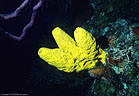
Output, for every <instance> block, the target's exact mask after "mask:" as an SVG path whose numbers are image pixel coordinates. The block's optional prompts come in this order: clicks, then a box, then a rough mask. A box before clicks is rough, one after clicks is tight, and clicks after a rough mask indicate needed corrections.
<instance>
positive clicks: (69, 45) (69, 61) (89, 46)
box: [38, 27, 106, 72]
mask: <svg viewBox="0 0 139 96" xmlns="http://www.w3.org/2000/svg"><path fill="white" fill-rule="evenodd" d="M52 34H53V37H54V39H55V41H56V43H57V44H58V47H59V48H55V49H49V48H40V49H39V51H38V54H39V56H40V58H42V59H43V60H45V61H46V62H48V64H50V65H52V66H55V67H56V68H58V69H59V70H63V71H64V72H73V71H76V72H79V71H82V70H85V69H87V70H89V69H92V68H94V66H95V64H96V63H97V62H98V60H99V58H101V59H100V61H101V62H102V63H105V59H106V56H105V55H106V53H105V51H103V50H102V49H101V48H99V49H96V48H97V47H98V46H96V40H95V38H94V37H93V36H92V34H91V33H89V32H88V31H86V30H85V29H83V28H81V27H77V28H76V29H75V31H74V38H75V40H74V39H73V38H71V37H70V36H69V35H68V34H67V33H65V32H64V31H63V30H62V29H60V28H59V27H56V28H55V29H54V30H53V31H52ZM98 53H99V54H98Z"/></svg>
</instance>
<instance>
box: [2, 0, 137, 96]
mask: <svg viewBox="0 0 139 96" xmlns="http://www.w3.org/2000/svg"><path fill="white" fill-rule="evenodd" d="M24 1H28V3H27V5H26V6H25V7H24V8H23V9H22V10H19V11H18V14H17V16H15V17H13V18H9V19H4V18H3V16H7V15H9V16H10V14H11V13H12V12H14V11H15V10H16V9H17V8H19V6H20V5H21V4H22V3H23V2H24ZM39 1H43V3H42V5H41V6H40V8H38V9H37V13H36V16H35V19H34V22H33V24H32V26H31V27H30V28H28V29H27V32H26V34H25V36H24V38H22V40H20V41H17V40H16V39H15V38H13V37H12V36H9V35H7V32H8V33H10V34H14V35H17V36H20V34H21V33H22V32H24V31H23V29H24V27H25V26H26V25H27V24H28V23H29V22H30V20H31V18H32V17H31V16H32V14H33V12H34V11H33V7H34V6H35V5H36V4H38V2H39ZM138 10H139V0H0V94H1V95H2V94H3V95H4V94H12V93H13V94H22V95H23V94H26V95H29V96H55V95H57V96H138V94H139V11H138ZM3 14H4V15H3ZM5 14H6V15H5ZM55 27H60V28H61V29H62V30H64V31H65V32H66V33H68V34H69V35H70V36H71V37H73V33H74V30H75V28H76V27H82V28H84V29H85V30H87V31H88V32H90V33H92V35H93V36H94V37H95V38H96V42H97V44H98V45H99V46H100V47H101V48H102V49H103V50H105V51H106V52H108V55H107V59H106V65H105V66H103V67H100V68H98V69H92V70H89V71H88V70H84V71H81V72H72V73H66V72H63V71H60V70H58V69H57V68H55V67H53V66H51V65H49V64H48V63H47V62H45V61H43V60H42V59H41V58H40V57H39V56H38V50H39V48H41V47H47V48H57V47H58V46H57V44H56V42H55V40H54V38H53V36H52V30H53V29H54V28H55ZM98 65H99V64H98Z"/></svg>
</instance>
